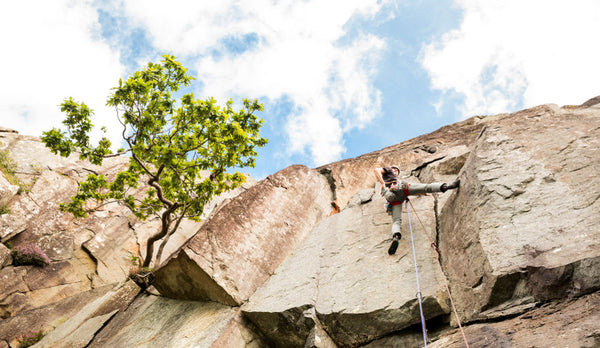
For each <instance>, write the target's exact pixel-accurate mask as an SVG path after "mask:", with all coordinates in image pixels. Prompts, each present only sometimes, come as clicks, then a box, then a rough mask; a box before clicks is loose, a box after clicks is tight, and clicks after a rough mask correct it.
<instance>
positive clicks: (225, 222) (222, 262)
mask: <svg viewBox="0 0 600 348" xmlns="http://www.w3.org/2000/svg"><path fill="white" fill-rule="evenodd" d="M330 197H331V192H330V191H329V185H328V184H327V181H326V179H325V178H324V177H323V176H322V175H320V174H319V173H318V172H317V171H314V170H310V169H308V168H307V167H304V166H300V165H296V166H291V167H288V168H286V169H284V170H282V171H280V172H278V173H275V174H273V175H271V176H269V177H267V178H266V179H264V180H262V181H260V182H259V183H257V184H256V185H254V186H252V187H251V188H249V189H248V190H247V191H244V192H242V193H241V194H240V195H238V196H237V197H235V198H234V199H232V200H231V201H229V202H228V203H227V204H226V205H225V206H224V207H223V208H221V209H220V210H219V211H218V212H217V213H216V214H214V216H213V217H212V219H210V220H209V221H208V222H207V223H206V224H205V225H203V226H202V228H201V229H200V230H199V231H198V233H197V234H196V235H195V236H194V237H193V238H192V239H191V240H190V241H189V242H187V243H186V244H185V245H184V246H183V248H182V249H181V250H180V251H178V252H177V253H176V254H175V255H174V256H173V257H172V258H171V259H170V260H168V261H166V262H165V266H163V267H162V268H160V269H158V270H157V272H156V280H155V282H154V286H155V287H156V288H157V289H158V291H160V293H161V294H163V295H164V296H167V297H171V298H177V299H184V300H200V301H205V300H212V301H217V302H221V303H224V304H227V305H238V304H240V303H242V302H244V301H246V300H247V299H248V298H249V297H250V295H252V293H254V291H255V290H256V288H257V287H259V286H260V285H262V283H264V281H266V280H267V279H268V278H269V276H270V275H271V274H272V273H273V271H275V269H276V268H277V267H278V266H279V265H280V264H281V262H282V261H283V260H284V259H285V258H286V257H287V255H289V253H290V252H291V251H292V250H293V248H294V247H295V246H296V244H297V243H298V242H299V241H300V240H302V239H303V238H304V237H305V236H306V235H307V234H308V232H309V231H310V230H311V229H312V227H313V226H314V225H315V224H316V223H317V222H318V221H320V220H321V219H322V218H323V217H325V215H326V214H327V213H328V212H329V210H330V209H331V205H330Z"/></svg>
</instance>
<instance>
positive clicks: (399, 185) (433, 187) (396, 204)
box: [373, 166, 460, 255]
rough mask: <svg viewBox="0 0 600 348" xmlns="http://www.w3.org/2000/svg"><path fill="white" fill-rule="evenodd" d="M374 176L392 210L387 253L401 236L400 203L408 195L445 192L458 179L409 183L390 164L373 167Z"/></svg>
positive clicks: (394, 246) (394, 248)
mask: <svg viewBox="0 0 600 348" xmlns="http://www.w3.org/2000/svg"><path fill="white" fill-rule="evenodd" d="M373 172H374V173H375V177H376V178H377V180H378V181H379V182H380V183H381V195H382V196H384V197H385V199H386V200H387V201H388V203H389V205H391V210H392V244H391V245H390V248H389V250H388V254H390V255H393V254H395V253H396V249H398V241H399V240H400V238H402V234H401V233H400V230H401V227H402V203H403V202H404V201H405V200H407V199H408V196H413V195H423V194H427V193H433V192H446V191H447V190H452V189H456V188H458V185H460V180H456V181H455V182H453V183H452V184H446V183H431V184H409V183H407V182H406V181H404V180H401V179H400V178H399V177H398V176H399V175H400V168H399V167H398V166H390V167H383V168H375V169H373Z"/></svg>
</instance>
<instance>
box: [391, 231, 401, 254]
mask: <svg viewBox="0 0 600 348" xmlns="http://www.w3.org/2000/svg"><path fill="white" fill-rule="evenodd" d="M400 238H402V235H401V234H400V232H396V233H394V236H393V237H392V244H391V245H390V248H389V249H388V254H390V255H394V254H395V253H396V250H398V241H400Z"/></svg>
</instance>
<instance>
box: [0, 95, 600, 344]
mask: <svg viewBox="0 0 600 348" xmlns="http://www.w3.org/2000/svg"><path fill="white" fill-rule="evenodd" d="M599 150H600V97H597V98H594V99H591V100H589V101H587V102H586V103H584V104H582V105H578V106H563V107H558V106H556V105H553V104H549V105H541V106H538V107H534V108H531V109H527V110H523V111H519V112H516V113H513V114H502V115H496V116H487V117H473V118H470V119H467V120H465V121H462V122H459V123H456V124H452V125H449V126H446V127H443V128H441V129H439V130H437V131H435V132H432V133H429V134H425V135H422V136H419V137H416V138H414V139H411V140H408V141H405V142H402V143H400V144H397V145H393V146H390V147H387V148H384V149H382V150H379V151H375V152H372V153H368V154H365V155H362V156H359V157H356V158H350V159H346V160H343V161H339V162H335V163H331V164H328V165H325V166H322V167H319V168H307V167H305V166H301V165H294V166H291V167H288V168H286V169H284V170H282V171H280V172H278V173H275V174H273V175H271V176H269V177H267V178H265V179H263V180H260V181H255V180H253V179H252V178H248V180H247V182H246V183H245V184H244V185H243V186H242V187H241V188H239V189H237V190H235V191H233V192H229V193H227V194H226V195H223V196H221V197H218V198H217V199H215V200H214V202H213V203H212V204H211V205H210V207H208V209H207V211H206V214H205V219H204V220H203V222H202V223H194V222H191V221H185V222H184V223H183V224H182V225H181V227H180V230H179V232H178V233H177V234H176V235H174V236H173V237H172V238H171V240H170V241H169V243H168V244H167V247H166V248H165V252H164V255H165V257H163V262H162V263H161V265H160V267H158V268H157V270H156V272H155V280H154V283H153V286H151V287H150V288H148V289H145V290H142V289H141V288H140V287H138V285H136V284H135V283H134V282H133V281H131V280H129V279H128V274H129V270H130V268H131V267H132V263H134V261H135V259H136V257H138V256H139V255H140V253H143V252H144V250H145V248H144V240H145V237H146V236H147V235H149V234H150V233H151V232H152V231H154V230H155V229H156V228H157V221H154V220H147V221H139V220H137V219H136V218H135V217H133V216H131V215H130V214H128V211H127V210H126V209H125V208H123V207H120V206H118V205H106V206H103V207H102V209H100V210H97V211H95V212H94V213H93V214H91V215H90V216H89V217H87V218H85V219H73V217H72V216H70V215H69V214H67V213H62V212H60V211H59V209H58V204H59V203H60V202H64V201H66V200H67V198H68V197H70V195H72V194H73V193H74V192H75V190H76V187H77V182H78V181H80V180H81V179H83V178H84V177H85V176H86V175H87V173H90V172H93V173H103V174H106V175H111V174H114V173H116V172H117V171H118V169H119V168H122V167H123V166H125V165H126V161H125V160H124V159H117V158H113V159H110V160H108V161H107V162H105V164H104V165H103V166H102V167H98V166H94V165H91V164H89V163H86V162H82V161H80V160H79V159H78V158H77V157H76V156H72V157H69V158H60V157H57V156H54V155H52V154H51V153H50V152H49V151H48V150H47V149H45V148H44V146H43V144H42V143H41V142H40V141H39V139H37V138H34V137H29V136H23V135H20V134H18V133H16V132H14V131H11V130H8V129H2V128H0V151H2V152H1V153H0V154H1V155H2V163H3V168H4V169H3V171H1V172H0V241H1V244H0V279H1V280H0V318H1V320H0V348H4V347H17V346H18V340H19V339H21V338H22V337H23V336H24V335H26V334H27V333H28V332H30V331H40V330H41V331H43V332H44V333H45V336H44V337H43V338H42V340H41V341H40V342H38V343H37V344H36V345H35V347H124V346H136V347H270V346H273V347H420V346H423V335H422V333H421V317H420V312H419V304H418V300H417V285H416V283H417V278H416V275H415V267H414V261H413V260H414V258H413V253H412V246H411V242H413V241H414V245H415V251H416V255H415V258H416V261H417V265H418V271H419V279H418V280H419V284H420V294H421V297H422V303H423V313H424V316H425V319H426V326H427V329H428V331H427V332H428V339H429V344H428V346H430V347H463V346H465V343H464V339H463V335H462V333H461V332H460V330H459V329H458V323H459V321H458V320H457V319H456V317H455V315H454V314H453V310H452V307H453V305H454V307H455V308H456V312H457V314H458V318H459V319H460V323H461V324H462V327H463V329H464V334H465V337H466V339H467V341H468V343H469V345H470V347H598V346H600V292H599V290H600V227H599V226H600V214H599V212H600V179H599V177H598V172H600V151H599ZM387 164H397V165H399V166H400V167H401V168H402V169H403V172H402V173H401V175H402V176H404V177H405V178H406V180H407V181H408V182H433V181H436V182H449V181H452V180H455V179H456V178H460V180H461V186H460V188H459V189H458V190H456V191H448V192H446V193H443V194H431V195H428V196H418V197H414V198H412V199H411V201H410V205H409V211H408V212H407V210H406V209H404V218H403V235H404V237H403V239H402V240H401V242H400V247H399V249H398V252H397V253H396V254H395V255H393V256H390V255H388V254H387V252H386V250H387V247H388V245H389V243H390V240H391V239H390V237H391V236H390V224H391V218H390V217H389V216H388V215H387V213H386V211H385V201H384V199H383V198H382V197H381V196H380V194H379V191H380V188H379V187H378V184H377V183H376V180H375V177H374V176H373V175H372V169H373V168H374V167H381V166H383V165H387ZM7 168H8V169H7ZM332 202H336V204H337V205H338V206H339V208H340V209H339V212H337V210H335V209H333V205H332ZM407 213H410V216H409V215H408V214H407ZM409 218H410V221H411V222H412V224H411V226H409ZM411 227H412V229H413V235H412V237H411V234H410V232H409V231H410V228H411ZM31 243H34V244H36V245H37V246H39V247H40V249H41V250H42V251H43V252H44V253H45V254H46V255H47V256H48V257H49V259H50V261H51V262H50V264H49V265H47V266H45V267H37V266H27V265H25V266H23V265H19V266H16V265H14V262H13V258H12V256H11V250H10V248H13V249H14V248H17V247H19V246H22V245H27V244H31ZM167 255H169V256H168V257H166V256H167ZM446 285H447V287H446ZM448 289H449V291H450V292H448Z"/></svg>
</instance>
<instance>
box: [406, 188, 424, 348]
mask: <svg viewBox="0 0 600 348" xmlns="http://www.w3.org/2000/svg"><path fill="white" fill-rule="evenodd" d="M406 213H407V214H408V227H409V228H410V241H411V243H412V250H413V259H414V264H415V273H416V274H417V298H418V299H419V311H420V312H421V326H422V327H423V341H424V342H425V348H427V329H426V328H425V316H424V315H423V303H422V300H421V285H420V284H419V269H418V268H417V254H416V252H415V239H414V237H413V230H412V223H411V222H410V211H409V209H408V199H407V200H406Z"/></svg>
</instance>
